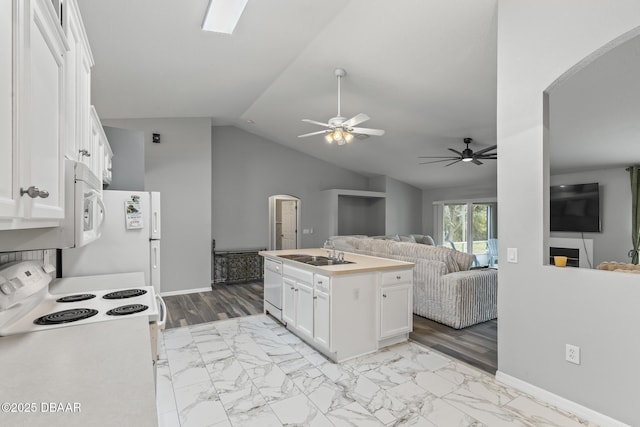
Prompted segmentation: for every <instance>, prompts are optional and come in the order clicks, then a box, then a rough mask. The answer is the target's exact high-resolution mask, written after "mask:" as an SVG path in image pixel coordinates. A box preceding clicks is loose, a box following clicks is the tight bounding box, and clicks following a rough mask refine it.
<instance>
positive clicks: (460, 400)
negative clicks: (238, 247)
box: [157, 315, 594, 427]
mask: <svg viewBox="0 0 640 427" xmlns="http://www.w3.org/2000/svg"><path fill="white" fill-rule="evenodd" d="M157 404H158V420H159V425H160V426H169V427H179V426H181V427H187V426H197V427H203V426H216V427H223V426H225V427H226V426H234V427H235V426H258V427H267V426H307V425H308V426H358V427H361V426H362V427H365V426H428V427H434V426H443V427H453V426H478V427H479V426H487V427H500V426H544V427H549V426H558V427H570V426H594V424H592V423H588V422H586V421H584V420H581V419H579V418H578V417H576V416H574V415H572V414H570V413H567V412H564V411H561V410H558V409H555V408H553V407H550V406H548V405H547V404H545V403H544V402H540V401H537V400H536V399H534V398H533V397H531V396H528V395H526V394H524V393H522V392H519V391H516V390H514V389H511V388H509V387H507V386H505V385H502V384H500V383H498V382H496V381H495V380H494V378H493V377H492V376H491V375H489V374H487V373H485V372H483V371H481V370H478V369H476V368H473V367H470V366H468V365H466V364H464V363H462V362H459V361H456V360H454V359H450V358H448V357H446V356H443V355H442V354H439V353H437V352H435V351H433V350H430V349H429V348H427V347H424V346H422V345H421V344H417V343H414V342H408V343H403V344H398V345H395V346H391V347H388V348H386V349H383V350H381V351H379V352H377V353H373V354H370V355H366V356H362V357H360V358H357V359H353V360H350V361H347V362H344V363H341V364H335V363H333V362H330V361H329V360H327V359H326V358H325V357H324V356H322V355H321V354H319V353H318V352H316V351H315V350H314V349H313V348H311V347H309V346H308V345H307V344H305V343H304V342H302V341H301V340H300V339H299V338H298V337H296V336H295V335H293V334H291V333H290V332H289V331H288V330H287V329H286V328H284V327H283V326H282V325H280V324H279V323H277V322H275V321H274V320H272V319H271V318H270V317H268V316H265V315H256V316H249V317H242V318H234V319H229V320H221V321H216V322H211V323H205V324H200V325H194V326H188V327H183V328H176V329H170V330H166V331H164V332H163V334H162V335H161V337H160V361H159V362H158V386H157Z"/></svg>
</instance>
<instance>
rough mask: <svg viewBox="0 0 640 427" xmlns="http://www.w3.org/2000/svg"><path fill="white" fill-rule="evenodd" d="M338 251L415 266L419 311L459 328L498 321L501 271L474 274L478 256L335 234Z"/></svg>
mask: <svg viewBox="0 0 640 427" xmlns="http://www.w3.org/2000/svg"><path fill="white" fill-rule="evenodd" d="M325 246H327V247H335V249H336V250H338V251H345V252H354V253H359V254H364V255H371V256H377V257H382V258H392V259H397V260H401V261H408V262H413V263H415V267H414V270H413V312H414V313H415V314H417V315H418V316H422V317H426V318H428V319H432V320H435V321H436V322H439V323H443V324H445V325H448V326H451V327H452V328H455V329H461V328H465V327H467V326H471V325H475V324H476V323H481V322H485V321H487V320H491V319H495V318H496V317H497V314H498V313H497V311H498V310H497V296H498V271H497V270H493V269H480V270H470V268H471V265H472V263H473V255H471V254H467V253H464V252H459V251H455V250H453V249H449V248H445V247H439V246H431V245H428V244H419V243H411V242H402V241H400V242H397V241H394V240H383V239H373V238H368V237H364V236H334V237H331V238H329V239H328V240H327V244H326V245H325Z"/></svg>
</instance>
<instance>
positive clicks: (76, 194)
mask: <svg viewBox="0 0 640 427" xmlns="http://www.w3.org/2000/svg"><path fill="white" fill-rule="evenodd" d="M74 166H75V167H74V180H73V181H74V185H73V190H74V191H73V227H74V245H73V246H74V247H76V248H79V247H81V246H84V245H86V244H88V243H91V242H93V241H94V240H96V239H98V238H100V235H101V234H102V224H103V223H104V218H105V215H106V212H105V208H104V204H103V203H102V181H101V180H100V179H99V178H98V177H97V176H96V175H95V174H94V173H93V172H92V171H91V170H90V169H89V168H88V167H87V165H85V164H84V163H80V162H77V163H75V165H74ZM69 231H71V230H67V232H69Z"/></svg>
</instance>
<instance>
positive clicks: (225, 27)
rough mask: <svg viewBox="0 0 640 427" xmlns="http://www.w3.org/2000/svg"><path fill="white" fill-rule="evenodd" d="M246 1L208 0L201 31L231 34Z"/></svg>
mask: <svg viewBox="0 0 640 427" xmlns="http://www.w3.org/2000/svg"><path fill="white" fill-rule="evenodd" d="M247 1H248V0H210V1H209V6H208V7H207V12H206V13H205V15H204V21H203V22H202V30H203V31H213V32H216V33H224V34H233V30H235V28H236V25H237V24H238V21H239V20H240V16H242V12H244V8H245V6H246V5H247Z"/></svg>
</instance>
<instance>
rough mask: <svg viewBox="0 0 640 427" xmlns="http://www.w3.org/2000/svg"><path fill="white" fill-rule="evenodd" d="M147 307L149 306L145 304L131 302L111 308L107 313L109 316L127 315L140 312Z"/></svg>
mask: <svg viewBox="0 0 640 427" xmlns="http://www.w3.org/2000/svg"><path fill="white" fill-rule="evenodd" d="M147 308H149V307H148V306H146V305H143V304H129V305H123V306H120V307H116V308H114V309H112V310H109V311H107V314H108V315H109V316H126V315H127V314H134V313H140V312H141V311H145V310H146V309H147Z"/></svg>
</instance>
